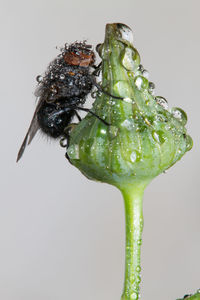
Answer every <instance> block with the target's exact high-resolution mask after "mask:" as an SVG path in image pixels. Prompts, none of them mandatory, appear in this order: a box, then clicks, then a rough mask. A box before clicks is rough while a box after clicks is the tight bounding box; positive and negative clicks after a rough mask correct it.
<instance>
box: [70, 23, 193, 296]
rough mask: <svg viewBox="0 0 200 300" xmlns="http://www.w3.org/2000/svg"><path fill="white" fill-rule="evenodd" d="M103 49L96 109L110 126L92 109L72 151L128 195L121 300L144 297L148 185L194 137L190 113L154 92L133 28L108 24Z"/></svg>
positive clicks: (84, 167) (96, 176) (75, 160)
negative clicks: (189, 126)
mask: <svg viewBox="0 0 200 300" xmlns="http://www.w3.org/2000/svg"><path fill="white" fill-rule="evenodd" d="M98 52H99V55H100V57H101V58H102V89H103V91H104V92H102V93H101V95H100V94H98V95H97V97H96V100H95V102H94V104H93V108H92V111H93V113H95V114H96V116H98V117H99V118H101V119H103V120H105V121H106V122H107V123H109V124H110V125H106V124H105V123H104V122H103V121H102V120H100V119H98V118H97V117H95V116H94V115H92V114H88V115H87V116H86V117H85V118H84V119H83V120H82V121H81V122H80V123H79V124H78V125H77V126H75V127H74V128H73V129H72V131H71V134H70V144H69V147H68V149H67V154H68V156H69V158H70V160H71V162H72V164H73V165H74V166H76V167H77V168H79V170H80V171H81V172H82V173H83V174H84V175H85V176H87V177H88V178H90V179H93V180H98V181H102V182H107V183H109V184H112V185H115V186H116V187H118V188H119V189H120V190H121V192H122V194H123V197H124V203H125V217H126V263H125V282H124V290H123V293H122V297H121V300H138V299H139V291H140V281H141V275H140V272H141V266H140V252H141V250H140V249H141V243H142V229H143V212H142V197H143V192H144V188H145V187H146V185H147V184H148V183H149V182H150V181H151V180H152V179H153V178H154V177H156V176H157V175H159V174H160V173H162V172H163V171H165V170H166V169H168V168H170V167H171V166H172V165H173V164H175V162H176V161H178V160H179V159H180V158H181V157H182V156H183V155H184V154H185V153H186V152H187V151H188V150H190V149H191V148H192V139H191V137H190V136H189V135H187V132H186V129H185V125H186V122H187V116H186V113H185V112H184V111H183V110H182V109H180V108H172V109H168V104H167V101H166V100H165V99H164V98H163V97H160V96H154V93H153V92H154V84H153V83H152V82H149V80H148V72H147V71H146V70H145V69H144V68H143V67H142V65H141V62H140V55H139V53H138V51H137V50H136V49H135V48H134V46H133V34H132V31H131V29H130V28H129V27H127V26H126V25H123V24H108V25H107V26H106V34H105V41H104V43H103V44H102V45H100V46H99V47H98ZM105 92H107V94H110V95H113V96H118V97H121V99H116V98H114V97H111V96H108V95H107V94H106V93H105ZM194 299H196V298H194ZM197 299H198V298H197Z"/></svg>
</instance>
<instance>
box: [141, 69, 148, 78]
mask: <svg viewBox="0 0 200 300" xmlns="http://www.w3.org/2000/svg"><path fill="white" fill-rule="evenodd" d="M142 76H143V77H144V78H146V79H149V72H148V71H147V70H143V71H142Z"/></svg>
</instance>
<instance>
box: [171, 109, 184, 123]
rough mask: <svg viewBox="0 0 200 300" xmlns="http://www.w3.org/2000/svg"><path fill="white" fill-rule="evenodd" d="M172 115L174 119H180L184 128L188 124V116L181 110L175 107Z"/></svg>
mask: <svg viewBox="0 0 200 300" xmlns="http://www.w3.org/2000/svg"><path fill="white" fill-rule="evenodd" d="M171 113H172V115H173V116H174V118H176V119H178V120H179V122H181V124H182V125H183V126H184V125H185V124H186V123H187V115H186V113H185V112H184V110H182V109H181V108H178V107H173V108H172V109H171Z"/></svg>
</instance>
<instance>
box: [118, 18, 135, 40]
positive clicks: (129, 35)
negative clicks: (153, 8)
mask: <svg viewBox="0 0 200 300" xmlns="http://www.w3.org/2000/svg"><path fill="white" fill-rule="evenodd" d="M117 29H118V30H119V32H120V34H121V37H122V39H123V40H126V41H128V42H129V43H131V44H132V43H133V32H132V30H131V28H130V27H128V26H127V25H125V24H121V23H117Z"/></svg>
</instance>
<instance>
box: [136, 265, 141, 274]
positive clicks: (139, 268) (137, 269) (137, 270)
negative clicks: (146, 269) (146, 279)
mask: <svg viewBox="0 0 200 300" xmlns="http://www.w3.org/2000/svg"><path fill="white" fill-rule="evenodd" d="M136 272H138V273H140V272H141V267H140V266H139V265H138V266H137V267H136Z"/></svg>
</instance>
